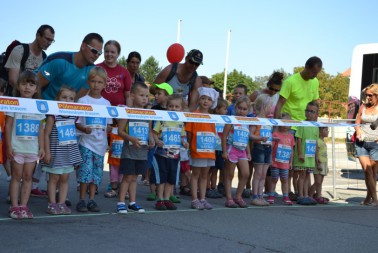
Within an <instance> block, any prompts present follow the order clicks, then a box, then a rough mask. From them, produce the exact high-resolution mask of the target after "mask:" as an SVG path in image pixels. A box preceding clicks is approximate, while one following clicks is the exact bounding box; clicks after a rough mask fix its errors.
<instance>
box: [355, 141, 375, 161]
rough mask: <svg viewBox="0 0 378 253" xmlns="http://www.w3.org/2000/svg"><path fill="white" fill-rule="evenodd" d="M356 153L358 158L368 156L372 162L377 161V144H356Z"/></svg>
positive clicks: (361, 142) (360, 142)
mask: <svg viewBox="0 0 378 253" xmlns="http://www.w3.org/2000/svg"><path fill="white" fill-rule="evenodd" d="M356 153H357V157H359V156H368V157H369V158H370V160H372V161H378V143H377V142H366V141H357V142H356Z"/></svg>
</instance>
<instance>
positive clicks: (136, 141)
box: [130, 137, 142, 148]
mask: <svg viewBox="0 0 378 253" xmlns="http://www.w3.org/2000/svg"><path fill="white" fill-rule="evenodd" d="M139 141H140V139H139V138H136V137H131V140H130V142H131V143H132V144H133V145H134V146H135V147H136V148H141V147H142V146H141V145H140V143H139Z"/></svg>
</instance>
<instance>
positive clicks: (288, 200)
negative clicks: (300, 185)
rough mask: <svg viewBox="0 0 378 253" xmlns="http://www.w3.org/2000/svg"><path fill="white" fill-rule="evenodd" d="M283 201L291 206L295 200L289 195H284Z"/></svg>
mask: <svg viewBox="0 0 378 253" xmlns="http://www.w3.org/2000/svg"><path fill="white" fill-rule="evenodd" d="M282 203H283V204H285V205H289V206H291V205H293V202H292V201H291V200H290V198H289V197H284V198H283V199H282Z"/></svg>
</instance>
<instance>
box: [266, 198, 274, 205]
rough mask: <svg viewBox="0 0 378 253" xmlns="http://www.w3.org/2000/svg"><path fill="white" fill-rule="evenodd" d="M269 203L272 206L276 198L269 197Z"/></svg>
mask: <svg viewBox="0 0 378 253" xmlns="http://www.w3.org/2000/svg"><path fill="white" fill-rule="evenodd" d="M267 202H268V203H269V204H271V205H273V204H274V196H269V197H268V200H267Z"/></svg>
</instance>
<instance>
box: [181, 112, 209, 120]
mask: <svg viewBox="0 0 378 253" xmlns="http://www.w3.org/2000/svg"><path fill="white" fill-rule="evenodd" d="M184 116H185V117H187V118H193V119H211V117H210V115H207V114H196V113H184Z"/></svg>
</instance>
